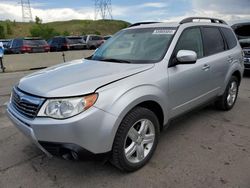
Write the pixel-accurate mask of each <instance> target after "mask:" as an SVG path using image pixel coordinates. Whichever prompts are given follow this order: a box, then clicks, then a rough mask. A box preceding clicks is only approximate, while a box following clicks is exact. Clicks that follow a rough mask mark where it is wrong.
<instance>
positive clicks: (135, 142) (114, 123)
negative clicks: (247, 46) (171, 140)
mask: <svg viewBox="0 0 250 188" xmlns="http://www.w3.org/2000/svg"><path fill="white" fill-rule="evenodd" d="M196 19H199V22H195V20H196ZM203 20H204V21H203ZM207 20H210V22H208V21H207ZM243 69H244V64H243V57H242V50H241V47H240V45H239V43H238V41H237V39H236V37H235V35H234V33H233V31H232V29H231V28H230V27H229V26H228V25H227V24H226V23H225V22H224V21H222V20H218V19H213V18H187V19H184V20H182V21H181V22H180V23H177V24H170V23H145V24H143V23H138V24H134V25H132V26H130V27H129V28H126V29H124V30H122V31H120V32H118V33H117V34H115V35H114V36H113V37H112V38H111V39H110V40H108V41H107V42H106V43H104V44H103V45H102V46H101V47H100V48H99V49H97V50H96V51H95V53H94V54H93V55H92V56H91V57H89V58H87V59H81V60H76V61H72V62H69V63H66V64H63V65H57V66H54V67H51V68H48V69H45V70H42V71H39V72H37V73H33V74H31V75H29V76H26V77H24V78H22V79H21V80H20V82H19V83H18V84H17V85H16V86H15V87H14V88H13V92H12V95H11V99H10V103H9V104H8V109H7V111H8V115H9V117H10V119H11V120H12V121H13V123H14V124H15V125H16V127H18V128H19V129H20V130H21V131H22V132H23V133H24V134H25V135H26V136H28V137H30V138H31V139H32V140H33V141H34V143H35V144H36V145H37V146H38V147H39V148H40V149H41V150H43V151H44V152H45V153H46V154H47V155H60V156H63V157H64V158H74V159H77V158H79V157H80V156H81V155H82V154H84V155H88V156H92V155H93V156H99V155H101V156H102V154H107V156H108V157H109V159H110V161H111V163H112V164H114V165H115V166H116V167H118V168H119V169H122V170H125V171H134V170H137V169H139V168H141V167H142V166H144V165H145V164H146V163H147V162H148V161H149V159H150V158H151V157H152V155H153V153H154V151H155V149H156V146H157V142H158V139H159V134H160V132H161V131H162V130H163V128H164V127H165V126H166V125H168V123H169V122H170V120H171V119H173V118H174V117H177V116H179V115H181V114H183V113H185V112H187V111H190V110H192V109H193V108H195V107H198V106H200V105H201V104H204V103H207V102H209V101H215V105H216V107H217V108H219V109H221V110H225V111H227V110H230V109H231V108H232V107H233V106H234V104H235V101H236V99H237V94H238V89H239V85H240V82H241V79H242V74H243Z"/></svg>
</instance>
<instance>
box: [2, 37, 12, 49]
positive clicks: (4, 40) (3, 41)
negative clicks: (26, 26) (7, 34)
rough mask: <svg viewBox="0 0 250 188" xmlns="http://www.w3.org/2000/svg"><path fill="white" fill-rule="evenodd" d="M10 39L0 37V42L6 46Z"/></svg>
mask: <svg viewBox="0 0 250 188" xmlns="http://www.w3.org/2000/svg"><path fill="white" fill-rule="evenodd" d="M10 41H11V39H0V42H2V43H3V47H4V48H6V47H7V44H8V43H9V42H10Z"/></svg>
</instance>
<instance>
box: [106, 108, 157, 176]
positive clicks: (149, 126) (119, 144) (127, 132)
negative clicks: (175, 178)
mask: <svg viewBox="0 0 250 188" xmlns="http://www.w3.org/2000/svg"><path fill="white" fill-rule="evenodd" d="M134 130H135V131H137V132H134ZM159 130H160V129H159V121H158V118H157V117H156V115H155V114H154V113H153V112H152V111H150V110H149V109H147V108H143V107H136V108H134V109H133V110H132V111H130V112H129V113H128V114H127V115H126V116H125V118H124V119H123V120H122V122H121V124H120V126H119V128H118V130H117V133H116V136H115V140H114V143H113V149H112V157H111V160H110V162H111V163H112V164H113V165H114V166H116V167H117V168H119V169H120V170H122V171H126V172H132V171H136V170H138V169H140V168H141V167H143V166H144V165H145V164H146V163H147V162H148V161H149V160H150V158H151V157H152V155H153V153H154V151H155V149H156V146H157V143H158V138H159ZM135 133H136V134H135ZM131 137H133V139H131ZM125 153H126V154H125ZM139 155H140V156H139Z"/></svg>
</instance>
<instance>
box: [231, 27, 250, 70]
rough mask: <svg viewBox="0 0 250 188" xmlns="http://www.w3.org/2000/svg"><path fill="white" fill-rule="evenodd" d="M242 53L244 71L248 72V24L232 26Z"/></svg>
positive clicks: (249, 51) (249, 30)
mask: <svg viewBox="0 0 250 188" xmlns="http://www.w3.org/2000/svg"><path fill="white" fill-rule="evenodd" d="M232 28H233V30H234V32H235V34H236V35H237V37H238V39H239V42H240V45H241V47H242V49H243V53H244V64H245V70H247V71H250V22H248V23H237V24H234V25H233V26H232Z"/></svg>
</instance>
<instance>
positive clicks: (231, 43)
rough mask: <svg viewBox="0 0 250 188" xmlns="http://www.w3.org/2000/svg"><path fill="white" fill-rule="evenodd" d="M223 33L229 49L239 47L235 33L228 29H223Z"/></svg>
mask: <svg viewBox="0 0 250 188" xmlns="http://www.w3.org/2000/svg"><path fill="white" fill-rule="evenodd" d="M221 31H222V33H223V35H224V37H225V39H226V42H227V45H228V48H229V49H232V48H234V47H235V46H236V45H237V40H236V38H235V35H234V34H233V31H232V30H231V29H228V28H221Z"/></svg>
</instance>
